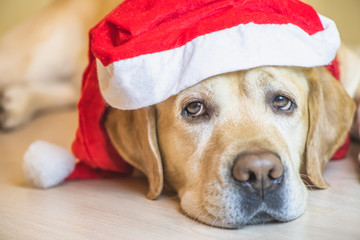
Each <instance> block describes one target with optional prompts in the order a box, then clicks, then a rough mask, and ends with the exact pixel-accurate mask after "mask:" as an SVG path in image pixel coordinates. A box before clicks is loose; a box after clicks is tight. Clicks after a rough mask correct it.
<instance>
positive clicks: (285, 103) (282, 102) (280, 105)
mask: <svg viewBox="0 0 360 240" xmlns="http://www.w3.org/2000/svg"><path fill="white" fill-rule="evenodd" d="M273 104H274V107H275V108H276V109H278V110H281V111H285V112H289V111H292V110H293V109H294V103H293V102H292V101H291V100H290V99H288V98H287V97H284V96H281V95H280V96H276V97H275V99H274V103H273Z"/></svg>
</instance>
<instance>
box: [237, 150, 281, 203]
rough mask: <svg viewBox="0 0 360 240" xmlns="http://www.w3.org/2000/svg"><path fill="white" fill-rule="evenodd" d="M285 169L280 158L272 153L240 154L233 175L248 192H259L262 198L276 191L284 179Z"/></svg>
mask: <svg viewBox="0 0 360 240" xmlns="http://www.w3.org/2000/svg"><path fill="white" fill-rule="evenodd" d="M283 172H284V168H283V165H282V163H281V160H280V158H279V157H278V156H277V155H275V154H273V153H271V152H260V153H244V154H240V155H239V156H238V157H237V158H236V160H235V162H234V166H233V170H232V174H233V177H234V179H235V180H237V181H238V182H240V183H241V186H243V187H244V188H245V189H246V190H247V191H250V192H257V193H259V194H260V195H261V196H262V197H264V195H265V194H266V192H268V191H271V190H275V189H276V188H277V187H278V186H279V185H280V183H281V182H282V179H283Z"/></svg>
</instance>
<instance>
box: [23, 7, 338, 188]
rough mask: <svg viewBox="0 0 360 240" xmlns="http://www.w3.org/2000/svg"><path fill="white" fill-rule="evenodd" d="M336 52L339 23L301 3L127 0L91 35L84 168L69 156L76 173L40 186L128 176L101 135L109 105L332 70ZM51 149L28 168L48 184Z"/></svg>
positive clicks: (80, 140) (36, 150)
mask: <svg viewBox="0 0 360 240" xmlns="http://www.w3.org/2000/svg"><path fill="white" fill-rule="evenodd" d="M339 45H340V39H339V34H338V31H337V29H336V26H335V24H334V22H332V21H331V20H330V19H328V18H326V17H323V16H321V15H319V14H317V13H316V11H315V10H314V9H313V8H312V7H310V6H309V5H306V4H305V3H302V2H300V1H297V0H222V1H214V0H196V1H194V0H168V1H152V0H127V1H125V2H124V3H123V4H121V5H120V6H118V7H117V8H116V9H114V10H113V11H112V12H111V13H110V14H108V15H107V16H106V17H105V18H104V19H103V20H102V21H101V22H100V23H99V24H98V25H97V26H95V27H94V28H93V29H92V30H91V31H90V54H89V55H90V62H89V65H88V68H87V69H86V71H85V74H84V78H83V85H82V96H81V99H80V102H79V104H78V108H79V128H78V131H77V135H76V140H75V141H74V144H73V148H72V149H73V153H74V155H75V156H76V158H77V159H78V160H79V162H78V163H77V164H76V167H75V158H74V157H70V156H69V155H66V154H65V153H63V154H64V155H66V156H64V159H67V160H66V161H64V162H63V164H68V165H69V167H66V168H62V169H64V170H63V171H60V172H61V173H60V175H61V176H58V177H57V178H56V181H54V180H49V179H47V178H46V177H44V179H40V180H39V179H37V180H36V181H35V180H33V181H34V182H36V184H37V185H38V186H42V187H48V186H52V185H55V184H57V183H59V182H61V181H62V180H64V179H65V178H68V179H73V178H94V177H103V176H107V175H109V174H110V175H112V174H114V173H123V174H126V173H130V172H131V167H130V166H129V165H127V164H126V163H125V161H124V160H123V159H122V158H121V156H119V155H118V153H117V152H116V150H115V149H114V148H113V146H112V145H111V143H110V140H109V138H108V136H107V134H106V131H105V130H104V126H103V122H102V120H103V117H104V114H105V113H106V109H107V104H109V105H111V106H112V107H114V108H118V109H123V110H132V109H138V108H143V107H147V106H150V105H153V104H156V103H159V102H161V101H164V100H166V99H167V98H169V97H170V96H172V95H175V94H177V93H179V92H180V91H182V90H184V89H186V88H188V87H190V86H193V85H194V84H196V83H199V82H200V81H202V80H204V79H206V78H208V77H211V76H214V75H218V74H222V73H226V72H232V71H238V70H244V69H250V68H254V67H258V66H264V65H276V66H301V67H314V66H322V65H328V64H330V63H331V62H332V61H333V60H334V58H335V55H336V52H337V49H338V47H339ZM332 67H333V68H334V65H333V66H332ZM335 69H336V66H335ZM44 144H45V145H46V143H43V142H38V143H35V144H34V145H33V146H31V147H30V148H29V151H28V153H27V154H26V156H25V168H26V169H27V170H25V171H27V172H31V173H34V172H38V174H37V176H49V177H50V178H51V175H52V174H54V175H59V173H58V170H57V169H56V168H51V167H50V168H47V167H45V166H44V165H46V164H50V163H46V161H48V162H51V161H52V159H50V158H48V159H47V160H46V161H40V162H41V164H36V163H35V164H34V162H36V161H34V160H33V159H34V158H37V159H39V158H41V157H42V156H44V150H43V149H42V148H43V147H46V146H44ZM60 152H61V151H60ZM52 154H53V155H57V154H58V153H57V151H55V150H54V149H52ZM40 155H41V156H40ZM60 162H61V161H60ZM56 164H57V163H56ZM39 165H41V166H39ZM29 169H30V170H29ZM34 169H35V170H34ZM44 169H45V170H44ZM49 169H50V170H51V169H53V170H52V171H53V172H52V173H49V172H51V171H50V170H49ZM43 171H47V172H46V174H42V172H43ZM30 175H31V176H30ZM34 175H36V174H28V177H29V178H31V179H32V178H34ZM49 182H50V183H51V184H49Z"/></svg>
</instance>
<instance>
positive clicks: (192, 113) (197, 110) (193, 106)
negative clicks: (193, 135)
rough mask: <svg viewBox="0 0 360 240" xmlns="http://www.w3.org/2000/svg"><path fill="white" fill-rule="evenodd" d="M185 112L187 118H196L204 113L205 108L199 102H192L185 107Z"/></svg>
mask: <svg viewBox="0 0 360 240" xmlns="http://www.w3.org/2000/svg"><path fill="white" fill-rule="evenodd" d="M185 112H186V115H187V116H189V117H197V116H200V115H202V114H203V113H204V112H205V107H204V104H203V103H201V102H192V103H189V104H188V105H187V106H186V108H185Z"/></svg>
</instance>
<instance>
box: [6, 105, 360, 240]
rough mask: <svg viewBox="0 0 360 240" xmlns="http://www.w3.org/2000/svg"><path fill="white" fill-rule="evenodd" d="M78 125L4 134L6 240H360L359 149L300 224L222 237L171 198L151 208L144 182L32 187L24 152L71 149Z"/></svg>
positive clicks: (47, 119)
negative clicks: (36, 145) (34, 145)
mask: <svg viewBox="0 0 360 240" xmlns="http://www.w3.org/2000/svg"><path fill="white" fill-rule="evenodd" d="M76 121H77V116H76V111H74V110H67V111H61V112H56V113H52V114H49V115H46V116H42V117H38V118H37V119H36V120H35V121H33V122H32V123H31V124H30V125H27V126H26V127H23V128H21V129H20V130H18V131H15V132H10V133H0V239H1V240H13V239H26V240H31V239H37V240H41V239H44V240H50V239H51V240H53V239H61V240H65V239H71V240H76V239H91V240H96V239H100V240H107V239H119V240H125V239H146V240H149V239H156V240H159V239H171V240H175V239H196V240H201V239H261V237H264V238H265V239H327V240H329V239H336V240H338V239H360V181H359V171H358V169H359V168H358V163H357V161H356V160H355V159H356V155H357V153H358V152H359V149H360V147H359V146H356V145H354V146H352V149H351V154H350V156H349V157H348V158H347V159H345V160H342V161H338V162H331V163H330V164H329V165H328V167H327V169H326V173H325V177H326V179H327V181H328V182H329V183H330V184H331V188H330V189H328V190H322V191H315V190H312V191H310V197H309V201H308V208H307V211H306V213H305V214H304V215H303V216H302V217H300V218H299V219H297V220H295V221H292V222H289V223H276V224H265V225H256V226H246V227H244V228H243V229H239V230H223V229H219V228H212V227H209V226H206V225H203V224H200V223H198V222H195V221H193V220H191V219H189V218H187V217H185V216H184V215H183V214H182V213H181V211H180V209H179V203H178V199H177V198H176V196H174V195H171V194H163V196H162V197H161V198H160V199H158V200H156V201H150V200H147V199H146V198H145V194H146V191H147V186H146V182H145V181H144V179H138V178H120V179H107V180H91V181H73V182H67V183H65V184H63V185H61V186H58V187H55V188H52V189H48V190H38V189H33V188H30V187H29V186H27V185H26V184H25V183H24V179H23V176H22V163H21V162H22V156H23V154H24V151H25V150H26V148H27V146H28V145H29V144H30V143H31V142H33V141H34V140H37V139H42V140H48V141H51V142H53V143H56V144H59V145H61V146H64V147H67V148H69V147H70V144H71V141H72V139H73V136H74V132H75V128H76V124H77V123H76Z"/></svg>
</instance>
